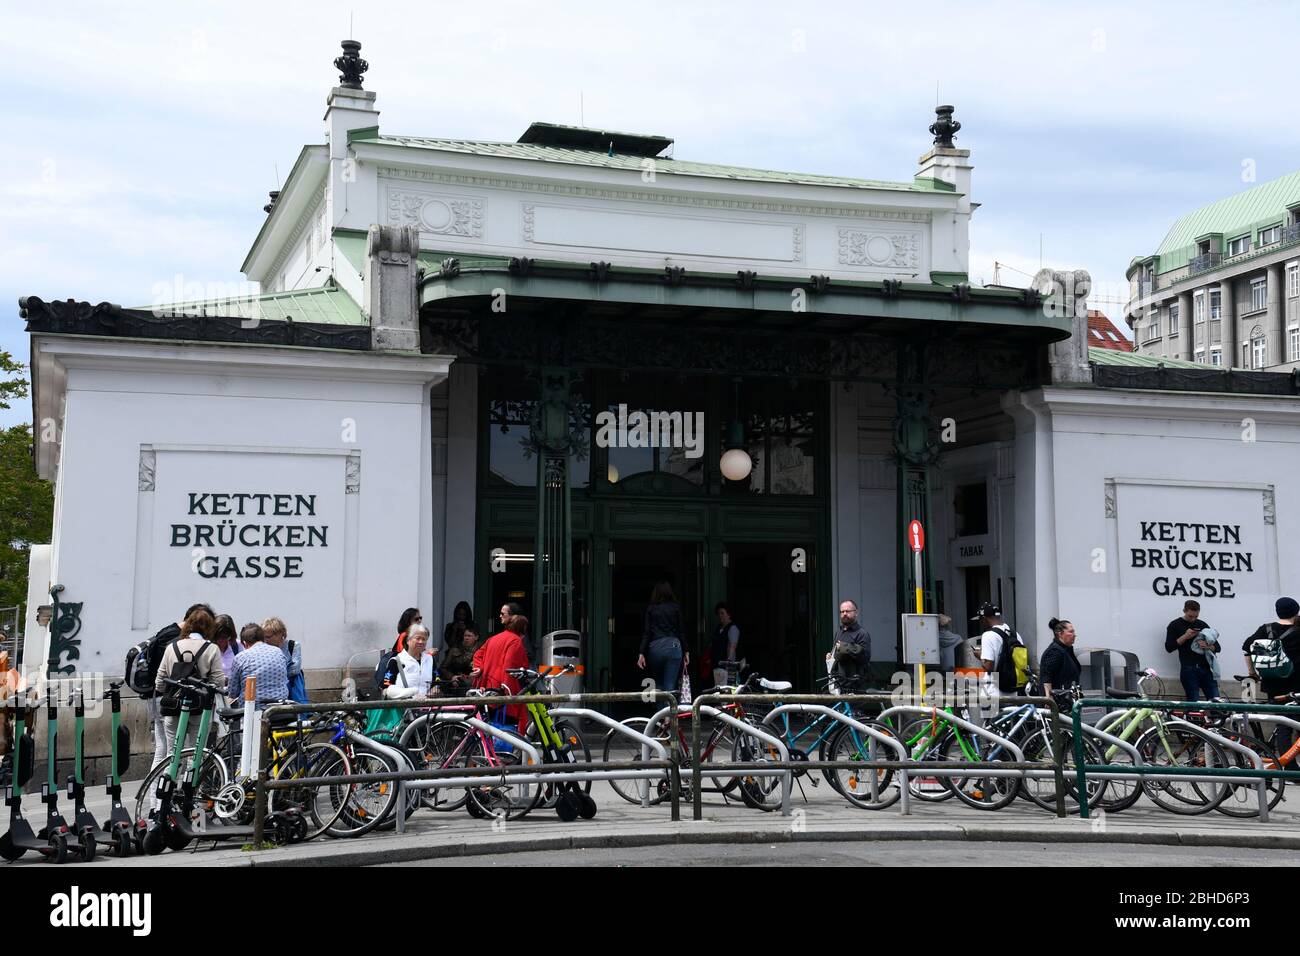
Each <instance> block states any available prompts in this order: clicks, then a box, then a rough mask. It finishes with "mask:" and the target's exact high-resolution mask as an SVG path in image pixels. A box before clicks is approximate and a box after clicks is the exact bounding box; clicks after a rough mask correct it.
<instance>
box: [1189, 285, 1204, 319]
mask: <svg viewBox="0 0 1300 956" xmlns="http://www.w3.org/2000/svg"><path fill="white" fill-rule="evenodd" d="M1192 321H1194V322H1204V321H1205V293H1204V292H1197V293H1196V294H1195V295H1194V296H1193V297H1192Z"/></svg>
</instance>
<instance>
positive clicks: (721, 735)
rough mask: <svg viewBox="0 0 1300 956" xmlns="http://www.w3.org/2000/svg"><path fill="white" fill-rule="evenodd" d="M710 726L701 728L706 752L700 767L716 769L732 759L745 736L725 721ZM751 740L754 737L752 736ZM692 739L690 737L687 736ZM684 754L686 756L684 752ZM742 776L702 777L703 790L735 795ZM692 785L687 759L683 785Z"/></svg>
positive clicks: (770, 731)
mask: <svg viewBox="0 0 1300 956" xmlns="http://www.w3.org/2000/svg"><path fill="white" fill-rule="evenodd" d="M705 727H708V728H709V729H708V733H703V730H704V728H703V727H702V728H700V729H701V734H700V737H701V739H703V741H704V753H703V754H702V756H701V758H700V769H701V770H705V769H710V770H713V769H716V768H717V767H718V765H719V764H724V763H726V762H727V761H728V760H731V759H732V757H733V755H734V754H735V752H736V742H737V740H738V739H739V738H740V737H741V736H743V735H742V734H741V732H740V731H739V730H737V729H736V728H735V727H733V726H731V724H728V723H725V722H723V721H714V722H713V725H712V726H709V725H708V724H705ZM768 733H770V734H772V736H773V737H780V734H777V733H773V731H772V730H771V729H769V730H768ZM750 739H751V740H752V739H753V738H750ZM687 740H690V737H689V736H688V737H687ZM683 756H686V754H685V753H683ZM740 784H741V778H740V777H704V776H701V777H700V787H701V790H710V789H711V790H714V791H716V792H718V793H721V794H722V795H723V796H724V797H729V796H735V795H736V794H737V790H738V788H739V787H740ZM690 785H691V773H690V761H689V760H687V761H686V762H685V765H684V766H683V769H682V786H683V787H685V788H687V789H688V790H689V788H690Z"/></svg>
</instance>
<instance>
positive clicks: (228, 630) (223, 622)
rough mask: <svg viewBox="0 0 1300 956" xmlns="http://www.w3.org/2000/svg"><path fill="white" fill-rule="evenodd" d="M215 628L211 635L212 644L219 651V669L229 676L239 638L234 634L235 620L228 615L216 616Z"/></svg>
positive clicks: (236, 652)
mask: <svg viewBox="0 0 1300 956" xmlns="http://www.w3.org/2000/svg"><path fill="white" fill-rule="evenodd" d="M216 620H217V627H216V630H215V631H213V633H212V643H214V644H216V645H217V650H219V651H221V669H222V671H224V672H225V675H226V676H227V677H229V676H230V665H231V664H233V663H235V655H236V654H238V653H239V636H238V635H237V634H236V633H235V620H234V618H232V617H231V616H230V615H229V614H219V615H217V618H216Z"/></svg>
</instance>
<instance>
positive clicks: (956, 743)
mask: <svg viewBox="0 0 1300 956" xmlns="http://www.w3.org/2000/svg"><path fill="white" fill-rule="evenodd" d="M987 750H988V748H986V747H982V748H981V749H980V750H978V751H977V754H978V759H979V760H980V761H981V762H983V763H987V764H988V765H989V769H990V770H993V769H997V765H998V764H1000V763H1009V762H1012V755H1011V754H1010V753H1008V752H1007V751H1006V749H1005V748H1004V749H1003V750H1002V751H1000V752H999V753H998V754H997V755H996V756H990V755H989V754H988V753H987V752H986V751H987ZM937 753H938V757H939V759H940V760H941V761H954V762H959V761H966V760H969V758H968V757H967V756H966V752H965V751H964V750H963V749H962V746H961V741H960V740H959V739H958V737H957V735H956V734H954V733H949V734H947V735H946V736H945V738H944V740H943V741H942V742H941V743H940V745H939V748H938V751H937ZM966 773H969V774H970V776H965V775H958V776H953V777H949V778H948V785H949V786H950V787H952V791H953V793H955V794H956V795H957V799H958V800H960V801H961V802H962V803H964V804H966V805H967V806H970V807H975V808H976V809H978V810H1001V809H1002V808H1003V807H1005V806H1007V805H1008V804H1010V803H1012V802H1014V801H1015V799H1016V795H1017V794H1019V793H1020V780H1021V778H1020V777H1019V776H1010V775H1008V776H1004V775H1001V774H999V775H997V776H993V775H991V774H981V773H980V772H979V770H970V771H966Z"/></svg>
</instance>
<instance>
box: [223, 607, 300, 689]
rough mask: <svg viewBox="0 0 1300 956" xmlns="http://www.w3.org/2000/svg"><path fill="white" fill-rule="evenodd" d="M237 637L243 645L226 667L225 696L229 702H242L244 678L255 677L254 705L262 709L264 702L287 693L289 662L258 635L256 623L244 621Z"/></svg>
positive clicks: (260, 633) (281, 653)
mask: <svg viewBox="0 0 1300 956" xmlns="http://www.w3.org/2000/svg"><path fill="white" fill-rule="evenodd" d="M239 640H240V642H241V643H242V644H243V645H244V649H243V650H242V651H241V652H240V653H239V656H238V657H236V658H235V663H234V664H233V665H232V666H231V668H230V683H229V686H228V687H227V688H226V696H227V697H229V698H230V702H231V706H232V707H233V706H235V705H236V704H241V703H243V700H244V680H245V679H246V678H249V677H253V678H256V680H257V689H256V693H257V699H256V701H255V702H254V706H255V707H256V708H257V709H258V710H262V709H263V708H265V707H266V705H267V704H275V703H279V702H280V701H283V700H284V699H285V698H287V697H288V696H289V664H288V662H287V660H286V659H285V656H284V652H283V651H282V650H280V649H279V648H278V647H272V646H271V645H270V644H268V643H266V641H264V640H263V639H262V627H261V625H260V624H245V625H244V626H243V628H242V629H241V630H240V632H239Z"/></svg>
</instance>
